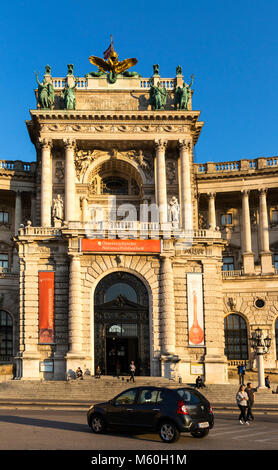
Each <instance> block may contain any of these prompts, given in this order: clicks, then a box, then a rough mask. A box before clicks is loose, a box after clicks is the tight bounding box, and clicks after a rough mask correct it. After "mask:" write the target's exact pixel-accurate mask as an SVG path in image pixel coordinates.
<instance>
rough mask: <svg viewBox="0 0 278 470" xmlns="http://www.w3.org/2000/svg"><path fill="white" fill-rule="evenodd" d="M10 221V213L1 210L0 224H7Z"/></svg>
mask: <svg viewBox="0 0 278 470" xmlns="http://www.w3.org/2000/svg"><path fill="white" fill-rule="evenodd" d="M8 222H9V213H8V212H3V211H0V224H7V223H8Z"/></svg>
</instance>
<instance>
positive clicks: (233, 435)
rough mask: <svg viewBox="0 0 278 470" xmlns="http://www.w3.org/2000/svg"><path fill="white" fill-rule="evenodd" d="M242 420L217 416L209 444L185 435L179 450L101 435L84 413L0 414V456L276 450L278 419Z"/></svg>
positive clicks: (145, 438) (149, 439)
mask: <svg viewBox="0 0 278 470" xmlns="http://www.w3.org/2000/svg"><path fill="white" fill-rule="evenodd" d="M237 417H238V416H237V414H232V413H224V414H223V413H221V414H217V413H216V414H215V427H214V429H213V430H211V431H210V434H209V435H208V436H207V437H206V438H204V439H196V438H193V437H192V436H191V435H188V434H183V435H181V437H180V440H179V441H178V442H177V443H175V444H165V443H163V442H162V441H161V440H160V438H159V437H158V435H156V434H134V435H128V434H125V433H121V432H109V433H108V434H104V435H96V434H93V433H92V432H91V430H90V429H89V428H88V425H87V421H86V413H84V411H68V410H67V411H62V410H56V411H55V410H31V409H29V410H5V409H2V410H0V450H26V451H27V450H28V451H29V450H68V451H69V450H72V451H77V450H87V451H101V450H109V451H110V452H112V453H113V451H115V452H117V451H121V450H123V451H124V450H132V451H136V450H138V451H139V450H142V451H152V450H157V451H167V452H168V451H169V450H171V451H173V450H179V451H195V450H198V451H199V450H204V451H205V450H209V451H211V450H276V449H277V448H278V426H277V424H278V415H273V416H272V415H267V416H266V415H258V416H257V417H256V419H255V421H253V422H252V423H251V424H250V426H246V425H240V424H239V421H238V419H237Z"/></svg>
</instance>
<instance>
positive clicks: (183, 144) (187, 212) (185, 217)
mask: <svg viewBox="0 0 278 470" xmlns="http://www.w3.org/2000/svg"><path fill="white" fill-rule="evenodd" d="M191 146H192V144H191V142H190V141H186V140H180V141H179V152H180V153H179V156H180V187H181V201H180V202H181V213H182V227H183V229H184V230H189V231H191V230H193V206H192V192H191V165H190V159H191Z"/></svg>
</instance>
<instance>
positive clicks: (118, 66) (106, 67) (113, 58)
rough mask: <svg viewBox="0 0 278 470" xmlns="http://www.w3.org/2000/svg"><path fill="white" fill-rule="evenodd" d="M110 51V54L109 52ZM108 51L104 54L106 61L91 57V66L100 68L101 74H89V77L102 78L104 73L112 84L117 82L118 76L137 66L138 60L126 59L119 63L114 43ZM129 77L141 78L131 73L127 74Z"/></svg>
mask: <svg viewBox="0 0 278 470" xmlns="http://www.w3.org/2000/svg"><path fill="white" fill-rule="evenodd" d="M107 51H108V52H107ZM107 51H105V52H104V57H105V58H106V60H105V59H101V58H100V57H96V56H94V55H91V56H90V57H89V61H90V62H91V64H94V65H96V66H97V67H98V69H99V72H95V73H94V72H92V73H91V74H87V75H88V76H100V75H103V74H104V73H105V74H107V75H108V80H109V82H110V83H115V82H116V80H117V75H118V74H123V73H124V72H126V70H127V69H129V68H130V67H133V66H134V65H136V64H137V59H135V58H132V59H125V60H122V61H119V59H118V54H117V52H116V51H114V48H113V43H112V42H111V44H110V46H109V48H108V49H107ZM126 75H127V76H139V74H137V73H136V72H130V73H128V74H126Z"/></svg>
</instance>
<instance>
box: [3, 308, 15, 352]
mask: <svg viewBox="0 0 278 470" xmlns="http://www.w3.org/2000/svg"><path fill="white" fill-rule="evenodd" d="M12 354H13V320H12V317H11V315H9V314H8V313H7V312H5V311H4V310H0V360H1V361H10V360H11V356H12Z"/></svg>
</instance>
